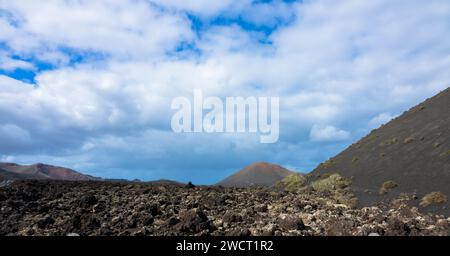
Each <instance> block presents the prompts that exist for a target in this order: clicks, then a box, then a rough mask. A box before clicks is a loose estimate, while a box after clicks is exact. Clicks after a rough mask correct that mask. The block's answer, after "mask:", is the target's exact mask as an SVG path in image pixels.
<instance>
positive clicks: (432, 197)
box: [419, 192, 447, 207]
mask: <svg viewBox="0 0 450 256" xmlns="http://www.w3.org/2000/svg"><path fill="white" fill-rule="evenodd" d="M445 202H447V196H446V195H444V194H442V193H441V192H431V193H429V194H427V195H425V196H424V197H423V198H422V200H420V204H419V205H420V206H421V207H427V206H429V205H432V204H443V203H445Z"/></svg>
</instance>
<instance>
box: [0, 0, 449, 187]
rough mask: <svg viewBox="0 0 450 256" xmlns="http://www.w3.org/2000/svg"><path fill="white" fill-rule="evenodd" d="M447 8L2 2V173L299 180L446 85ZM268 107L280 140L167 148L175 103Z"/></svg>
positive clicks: (234, 138)
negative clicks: (251, 170) (32, 168)
mask: <svg viewBox="0 0 450 256" xmlns="http://www.w3.org/2000/svg"><path fill="white" fill-rule="evenodd" d="M449 19H450V2H449V1H447V0H431V1H426V2H423V1H419V0H412V1H411V0H408V1H407V0H399V1H389V0H375V1H357V0H346V1H332V0H317V1H249V0H244V1H231V0H222V1H209V0H197V1H194V0H184V1H181V0H152V1H144V0H129V1H118V0H104V1H83V0H81V1H62V0H61V1H59V0H52V1H44V2H39V3H38V2H37V1H31V0H29V1H27V0H18V1H0V161H11V162H17V163H35V162H45V163H49V164H54V165H62V166H67V167H71V168H74V169H76V170H79V171H82V172H85V173H89V174H92V175H96V176H102V177H111V178H129V179H134V178H140V179H144V180H151V179H159V178H169V179H175V180H180V181H189V180H192V181H193V182H194V183H204V184H207V183H214V182H216V181H218V180H220V179H221V178H223V177H225V176H226V175H228V174H230V173H232V172H234V171H236V170H238V169H240V168H242V167H243V166H245V165H248V164H250V163H252V162H256V161H267V162H275V163H279V164H281V165H284V166H286V167H288V168H291V169H293V170H296V171H303V172H308V171H310V170H312V169H313V168H314V167H315V166H316V165H317V164H319V163H320V162H322V161H324V160H326V159H328V158H329V157H331V156H333V155H335V154H336V153H338V152H339V151H341V150H342V149H344V148H345V147H347V146H348V145H349V144H351V143H353V142H355V141H356V140H358V139H359V138H360V137H361V136H363V135H364V134H366V133H368V132H369V131H370V130H371V129H373V128H376V127H378V126H379V125H380V124H382V123H385V122H387V121H389V120H390V119H391V118H393V117H394V116H396V115H399V114H401V113H402V112H403V111H405V110H407V109H408V108H409V107H412V106H413V105H415V104H417V103H419V102H421V101H422V100H424V99H426V98H427V97H430V96H433V95H434V94H436V93H437V92H439V91H440V90H443V89H445V88H447V87H448V86H449V84H450V69H449V68H448V67H449V66H450V23H449V22H448V21H449ZM195 88H197V89H202V90H203V92H204V93H205V94H206V95H211V96H219V97H226V96H269V97H270V96H278V97H280V120H281V121H280V140H279V141H278V142H277V143H274V144H260V143H259V136H257V135H254V134H176V133H173V132H172V130H171V128H170V119H171V116H172V114H173V111H172V110H171V109H170V102H171V100H172V99H173V98H174V97H177V96H187V97H190V96H191V95H192V91H193V89H195Z"/></svg>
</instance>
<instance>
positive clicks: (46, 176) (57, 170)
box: [0, 163, 101, 181]
mask: <svg viewBox="0 0 450 256" xmlns="http://www.w3.org/2000/svg"><path fill="white" fill-rule="evenodd" d="M18 179H37V180H68V181H89V180H101V179H100V178H97V177H93V176H90V175H85V174H82V173H80V172H77V171H74V170H72V169H69V168H65V167H59V166H53V165H47V164H42V163H37V164H32V165H19V164H15V163H0V180H2V181H3V180H18Z"/></svg>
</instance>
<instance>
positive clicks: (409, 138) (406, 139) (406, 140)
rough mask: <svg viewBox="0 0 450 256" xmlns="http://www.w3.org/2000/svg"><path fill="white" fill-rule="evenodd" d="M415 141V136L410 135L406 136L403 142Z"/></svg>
mask: <svg viewBox="0 0 450 256" xmlns="http://www.w3.org/2000/svg"><path fill="white" fill-rule="evenodd" d="M413 141H414V138H413V137H408V138H405V139H404V140H403V143H404V144H409V143H411V142H413Z"/></svg>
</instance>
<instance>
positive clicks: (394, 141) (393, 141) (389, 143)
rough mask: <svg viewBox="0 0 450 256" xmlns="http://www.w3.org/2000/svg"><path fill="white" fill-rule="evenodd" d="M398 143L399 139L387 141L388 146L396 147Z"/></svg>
mask: <svg viewBox="0 0 450 256" xmlns="http://www.w3.org/2000/svg"><path fill="white" fill-rule="evenodd" d="M397 143H398V139H397V138H395V137H394V138H392V139H390V140H388V141H387V143H386V145H394V144H397Z"/></svg>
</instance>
